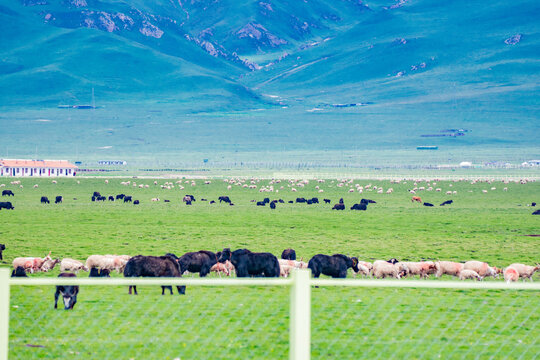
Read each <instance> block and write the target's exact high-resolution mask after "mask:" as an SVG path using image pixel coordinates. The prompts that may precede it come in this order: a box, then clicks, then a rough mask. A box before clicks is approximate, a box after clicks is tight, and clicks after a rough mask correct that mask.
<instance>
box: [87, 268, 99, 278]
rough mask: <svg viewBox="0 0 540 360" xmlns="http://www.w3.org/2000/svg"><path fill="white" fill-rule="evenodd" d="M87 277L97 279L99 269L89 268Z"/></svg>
mask: <svg viewBox="0 0 540 360" xmlns="http://www.w3.org/2000/svg"><path fill="white" fill-rule="evenodd" d="M88 277H99V269H98V268H96V267H93V268H91V269H90V275H88Z"/></svg>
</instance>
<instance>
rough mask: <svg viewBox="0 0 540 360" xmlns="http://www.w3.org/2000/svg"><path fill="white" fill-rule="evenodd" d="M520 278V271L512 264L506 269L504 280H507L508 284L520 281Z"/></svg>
mask: <svg viewBox="0 0 540 360" xmlns="http://www.w3.org/2000/svg"><path fill="white" fill-rule="evenodd" d="M518 279H519V271H517V270H516V269H515V268H513V267H512V266H509V267H507V268H506V269H504V281H506V282H507V283H508V284H509V283H511V282H512V281H518Z"/></svg>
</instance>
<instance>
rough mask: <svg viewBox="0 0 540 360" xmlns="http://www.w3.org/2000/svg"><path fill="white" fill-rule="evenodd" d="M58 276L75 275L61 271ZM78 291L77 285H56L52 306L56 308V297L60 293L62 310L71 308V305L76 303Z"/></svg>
mask: <svg viewBox="0 0 540 360" xmlns="http://www.w3.org/2000/svg"><path fill="white" fill-rule="evenodd" d="M58 277H62V278H64V277H66V278H68V277H77V275H75V274H72V273H61V274H60V275H58ZM78 293H79V286H78V285H57V286H56V292H55V293H54V308H55V309H57V308H58V297H59V296H60V294H61V295H62V297H63V299H64V310H73V307H74V306H75V304H76V303H77V294H78Z"/></svg>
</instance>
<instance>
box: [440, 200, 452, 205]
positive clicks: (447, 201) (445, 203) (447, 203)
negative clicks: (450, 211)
mask: <svg viewBox="0 0 540 360" xmlns="http://www.w3.org/2000/svg"><path fill="white" fill-rule="evenodd" d="M453 202H454V200H446V201H445V202H443V203H441V205H439V206H444V205H450V204H452V203H453Z"/></svg>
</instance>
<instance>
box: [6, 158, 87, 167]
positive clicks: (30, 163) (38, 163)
mask: <svg viewBox="0 0 540 360" xmlns="http://www.w3.org/2000/svg"><path fill="white" fill-rule="evenodd" d="M0 166H5V167H28V168H32V167H33V168H64V169H65V168H67V169H77V166H75V165H73V164H71V163H70V162H69V161H67V160H20V159H5V160H0Z"/></svg>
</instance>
